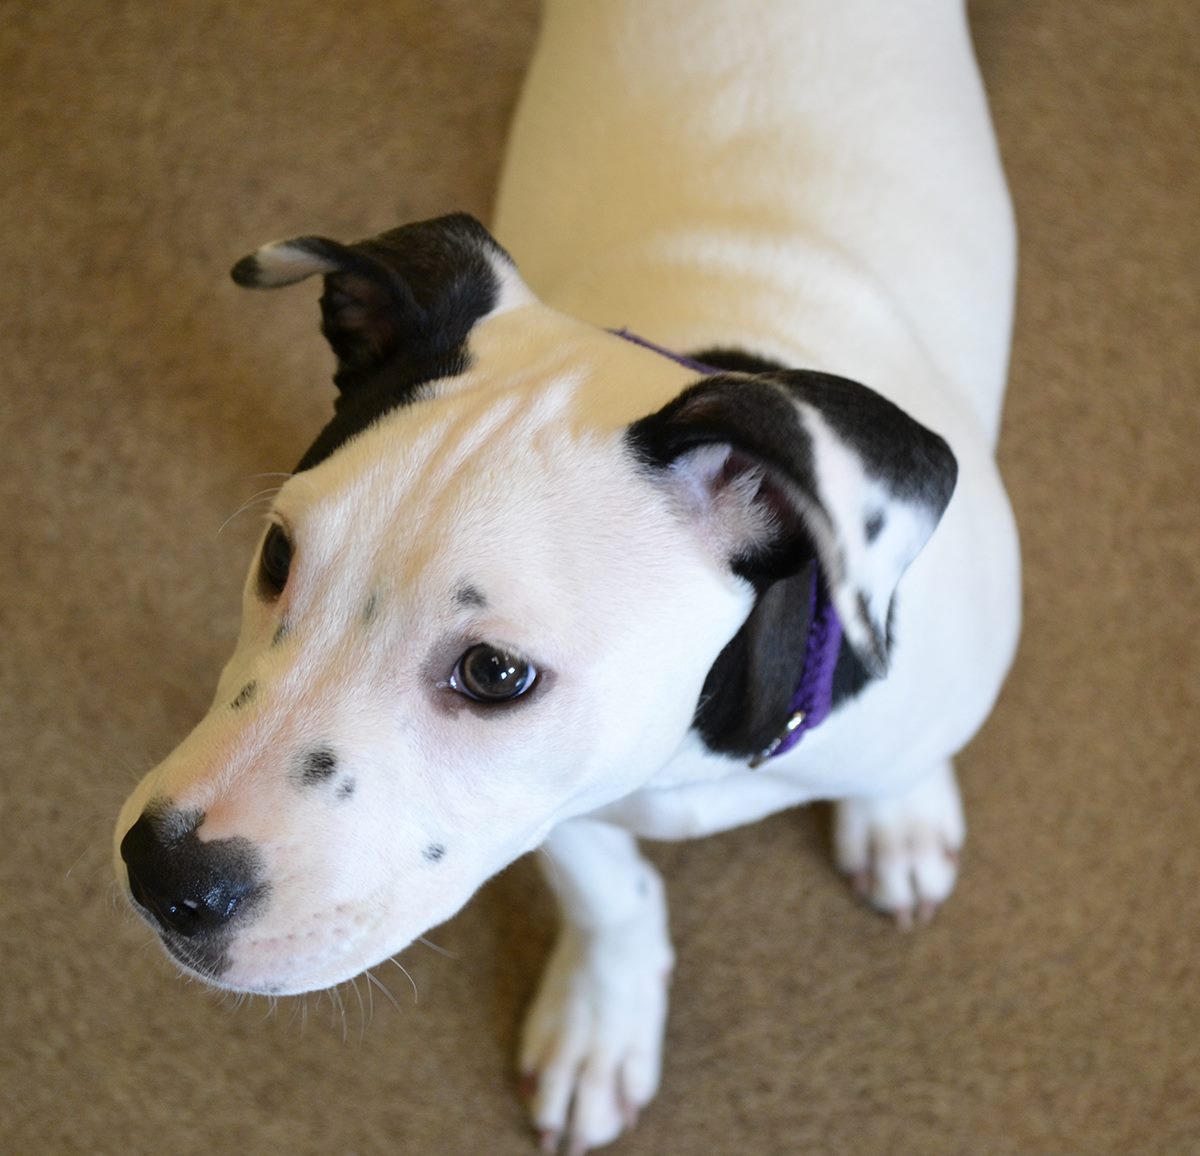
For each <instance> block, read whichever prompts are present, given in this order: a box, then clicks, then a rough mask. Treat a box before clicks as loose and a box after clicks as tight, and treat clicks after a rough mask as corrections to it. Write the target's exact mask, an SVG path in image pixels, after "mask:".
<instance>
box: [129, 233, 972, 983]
mask: <svg viewBox="0 0 1200 1156" xmlns="http://www.w3.org/2000/svg"><path fill="white" fill-rule="evenodd" d="M410 229H418V230H419V229H425V230H430V229H432V230H433V232H432V233H430V234H419V235H415V239H414V234H412V233H409V234H407V235H406V236H401V234H403V233H404V231H403V230H402V231H398V232H397V234H392V235H389V237H390V238H392V241H391V242H389V244H388V245H382V244H381V243H380V242H372V243H368V244H367V245H365V246H356V247H353V248H349V249H347V248H343V247H340V246H334V245H333V244H332V243H331V242H325V241H319V240H318V239H312V238H309V239H302V240H301V241H297V242H293V243H290V244H288V245H284V246H275V247H268V249H266V250H262V251H260V252H259V254H258V255H257V258H255V259H252V263H251V265H250V266H249V267H247V265H246V264H245V263H243V265H242V266H239V269H240V270H241V279H242V280H244V281H249V282H252V283H255V284H259V285H267V286H270V285H274V284H284V283H288V282H290V281H292V280H297V279H299V278H300V277H303V276H306V275H308V274H310V273H314V272H320V273H323V274H325V276H326V295H325V298H324V299H323V308H324V314H325V332H326V334H327V336H328V337H329V338H330V341H331V344H332V345H333V346H334V349H335V351H336V352H337V354H338V357H339V372H338V380H339V385H340V386H341V389H342V398H341V400H340V402H339V408H338V413H337V415H336V416H335V419H334V421H333V422H332V423H331V424H330V426H329V427H328V428H327V429H326V431H324V433H323V434H322V435H321V437H320V438H319V439H318V441H317V442H316V443H315V444H314V446H313V448H312V450H310V452H309V454H308V455H306V458H305V460H304V462H302V463H301V469H300V470H299V471H298V472H297V473H296V474H295V475H294V476H293V477H292V478H291V479H290V480H289V481H288V482H287V484H286V485H284V487H283V488H282V490H281V491H280V492H279V494H278V496H277V498H276V500H275V504H274V507H273V509H272V511H271V514H270V517H269V523H268V527H267V528H266V530H265V532H264V535H263V538H262V542H261V545H260V548H259V552H258V554H257V556H256V557H255V559H254V561H253V563H252V564H251V567H250V573H249V576H248V578H247V581H246V587H245V593H244V608H243V624H242V630H241V635H240V638H239V641H238V645H237V649H236V651H235V652H234V654H233V656H232V658H231V659H230V661H229V663H228V665H227V666H226V668H225V670H224V672H223V674H222V676H221V679H220V683H219V686H218V689H217V694H216V697H215V699H214V702H213V705H212V708H211V709H210V711H209V713H208V715H207V716H206V717H205V718H204V719H203V721H202V722H201V723H200V724H199V725H198V726H197V727H196V729H195V730H194V731H193V733H192V734H191V735H190V736H189V737H188V738H187V739H186V740H185V741H184V743H183V744H182V745H181V746H180V747H179V748H178V749H177V750H176V751H175V752H174V753H173V754H172V755H170V756H169V757H168V758H167V759H166V760H165V762H163V763H162V764H161V765H160V766H159V767H157V768H155V769H154V770H153V771H152V772H151V773H150V774H149V775H147V776H146V778H145V780H144V781H143V782H142V783H141V785H140V786H139V787H138V789H137V790H136V791H135V792H134V794H133V795H132V796H131V797H130V799H129V800H128V801H127V803H126V805H125V807H124V809H123V811H122V814H121V816H120V819H119V821H118V826H117V832H116V848H117V851H116V853H117V863H118V871H119V874H120V876H121V878H122V879H123V880H125V881H126V882H127V884H128V887H129V889H130V893H131V895H132V897H133V898H134V900H135V901H136V904H137V906H138V908H139V909H140V910H141V912H142V913H143V914H144V915H146V917H147V918H148V919H149V920H150V921H151V922H152V923H153V924H154V925H155V927H156V929H157V930H158V931H159V934H160V936H161V938H162V940H163V943H164V945H165V946H166V947H167V949H168V951H169V952H170V953H171V955H172V956H173V957H174V958H175V959H176V960H177V961H178V962H180V963H181V964H182V965H184V966H185V967H186V968H188V969H190V970H191V971H193V972H195V973H198V974H200V975H202V976H203V977H204V978H206V979H208V980H210V981H211V982H214V983H216V984H219V985H221V986H226V987H231V988H235V989H239V990H253V991H261V992H272V993H276V992H298V991H304V990H311V989H314V988H319V987H323V986H327V985H329V984H332V983H335V982H338V981H340V980H343V979H345V978H348V977H350V976H353V975H355V974H357V973H358V972H359V971H361V970H363V969H364V968H367V967H369V966H371V965H373V964H375V963H378V962H380V961H381V960H383V959H386V958H387V957H388V956H390V955H392V954H393V953H395V952H396V951H398V950H400V949H401V948H402V947H404V946H405V945H407V944H408V943H409V942H411V941H412V940H413V939H414V938H415V937H416V936H418V935H420V934H421V933H422V932H423V931H425V930H427V929H428V928H430V927H432V926H434V925H436V924H438V923H440V922H442V921H443V920H445V919H446V918H448V917H449V916H450V915H452V914H453V913H454V912H455V911H456V910H457V909H458V908H459V907H460V906H461V905H462V904H463V903H464V902H465V901H466V900H467V899H468V898H469V897H470V896H471V894H472V893H473V892H474V891H475V890H476V888H477V887H478V886H479V885H480V884H481V883H482V882H483V881H484V880H485V879H487V878H488V877H489V876H490V875H492V874H494V873H495V872H496V871H498V870H499V869H500V868H502V867H503V866H505V865H506V864H507V863H509V862H511V861H512V860H513V859H515V858H516V857H517V856H519V855H520V854H522V853H523V852H525V851H527V850H529V849H531V848H532V847H534V846H536V845H537V844H538V843H539V841H540V840H541V839H542V838H543V837H544V835H545V834H546V833H547V831H548V830H549V829H550V828H551V827H552V826H553V825H554V824H555V823H557V822H559V821H561V820H562V819H564V818H567V817H570V816H572V815H578V814H581V813H585V812H587V811H590V810H592V809H594V808H596V807H598V806H601V805H603V804H605V803H608V802H611V801H613V800H615V799H617V798H620V797H622V796H624V795H626V794H628V793H629V792H630V791H632V790H635V789H636V788H638V787H639V786H641V785H642V784H644V783H645V782H646V781H647V780H648V779H649V778H650V777H651V776H652V775H653V774H654V772H655V771H656V770H658V769H659V768H660V767H661V766H662V765H663V764H664V763H665V762H667V761H668V760H669V759H670V758H671V756H672V755H673V754H674V753H675V751H676V750H677V749H678V748H679V746H680V744H681V742H682V741H683V740H684V738H685V736H686V735H687V733H688V730H689V727H690V726H691V725H692V723H693V719H694V716H695V713H696V709H697V703H698V701H699V699H700V696H701V690H702V688H703V686H704V683H705V678H706V676H707V675H708V672H709V669H710V667H712V665H713V662H714V660H715V659H716V658H717V656H718V655H719V654H720V653H721V651H722V648H723V647H725V645H726V644H727V643H728V642H729V640H730V639H731V638H732V637H733V636H734V635H735V633H736V632H737V631H738V629H739V627H740V626H741V624H742V623H743V621H744V620H745V619H746V616H747V614H749V613H750V611H751V608H752V606H753V604H754V598H755V591H756V588H757V589H761V588H762V585H763V583H764V581H768V580H769V579H764V578H763V573H765V572H766V569H770V568H771V567H776V568H778V567H783V568H784V569H785V570H788V569H790V570H794V569H795V568H796V567H797V566H799V565H801V564H803V562H804V561H805V560H807V559H811V557H812V554H813V552H814V551H816V553H818V554H819V555H820V557H821V560H822V563H823V566H824V569H825V570H826V572H827V574H829V575H830V579H831V586H832V587H833V589H834V594H835V599H837V600H838V602H839V608H840V609H842V611H843V617H844V618H845V619H847V636H848V637H850V638H852V639H857V640H858V642H857V646H856V648H857V649H859V650H860V653H861V655H862V657H863V661H864V662H867V663H874V662H876V660H879V661H882V658H883V654H884V651H885V649H886V643H885V640H884V639H885V626H884V624H885V623H886V614H887V602H888V601H889V600H890V596H891V588H892V587H893V586H894V584H895V579H896V578H898V576H899V572H900V571H901V570H902V569H903V567H904V566H905V565H907V561H908V560H909V559H910V558H911V556H912V554H914V553H915V551H916V549H918V548H919V546H920V544H921V543H922V542H923V541H924V538H925V537H926V536H927V535H928V533H929V531H930V530H932V527H933V524H934V523H935V522H936V520H937V516H938V514H940V512H941V507H944V505H945V502H946V500H948V498H949V490H948V489H947V488H946V478H945V469H946V468H950V476H949V485H950V486H952V484H953V472H952V464H953V463H952V459H950V466H949V467H946V465H945V462H943V463H942V466H941V469H942V476H941V478H940V480H937V481H936V484H935V483H929V484H926V485H924V488H923V489H922V488H921V487H917V488H916V489H914V488H913V485H911V484H908V483H905V485H908V491H907V497H906V496H905V493H906V491H905V485H901V484H900V483H899V482H897V481H896V479H895V478H891V479H890V480H889V475H888V469H887V467H886V465H885V464H880V463H879V462H876V463H874V464H873V465H872V463H870V462H868V461H867V459H868V458H869V457H870V451H869V450H868V449H864V448H863V446H861V445H859V446H857V448H854V447H852V448H851V449H849V450H848V449H847V445H848V444H849V443H848V442H847V436H848V435H846V436H843V435H845V427H844V423H841V419H839V418H837V417H836V416H834V417H829V416H828V414H827V415H826V416H825V417H821V416H820V415H819V414H817V413H816V410H815V409H814V412H813V414H812V415H810V418H809V426H808V430H809V432H808V433H807V434H804V436H803V438H801V440H802V441H803V443H804V444H803V446H802V447H801V448H802V450H803V452H802V453H801V454H800V456H799V458H798V459H797V463H795V464H794V465H793V466H792V467H788V466H786V465H783V466H781V465H780V464H779V463H777V462H774V461H771V460H769V459H770V457H771V454H770V453H769V452H764V449H763V445H760V444H757V443H756V439H757V440H758V442H761V441H762V439H763V435H762V434H761V432H760V433H755V432H754V431H753V430H749V431H748V430H746V429H742V431H741V433H740V434H739V433H736V432H735V433H731V432H730V429H731V427H730V421H731V420H732V422H733V425H734V426H736V425H738V422H737V420H736V418H733V419H730V418H729V415H727V414H726V413H725V410H726V407H727V406H728V405H729V404H730V401H729V397H730V383H729V382H719V381H714V382H712V383H710V384H706V385H704V386H699V387H697V386H694V384H693V383H695V381H696V374H695V373H692V372H690V371H688V370H686V369H684V368H683V367H681V366H679V365H677V364H676V363H674V362H672V361H670V360H668V359H666V358H663V357H660V356H659V355H657V354H655V353H651V352H648V351H646V350H643V349H640V348H638V347H636V346H634V345H631V344H630V343H628V342H626V341H624V340H623V339H621V338H619V337H616V336H613V335H611V334H608V333H605V332H603V331H597V330H594V329H592V328H591V327H588V326H584V325H581V324H578V323H576V322H573V321H571V320H569V319H567V318H564V317H561V316H559V315H557V314H555V313H554V312H553V311H551V310H549V309H547V308H545V307H544V306H542V305H540V304H539V303H538V302H537V301H536V300H534V299H533V298H532V296H531V295H530V294H529V293H528V291H527V290H526V289H525V288H524V286H522V285H521V283H520V282H519V280H518V279H517V277H516V275H515V272H514V271H513V270H512V268H511V265H510V264H509V263H508V262H507V259H506V257H505V256H504V255H503V254H502V253H501V252H500V251H499V250H498V249H497V248H496V247H495V246H494V242H491V241H490V239H487V238H486V234H482V230H480V229H478V226H474V225H473V224H471V223H469V222H468V223H464V222H463V221H462V219H460V218H451V219H448V220H444V221H442V222H435V223H433V224H432V225H426V226H414V227H410ZM397 238H398V240H397ZM380 241H381V242H382V241H383V239H380ZM372 246H374V247H373V248H372ZM423 247H424V248H423ZM405 248H407V249H408V250H415V251H417V252H418V255H419V257H420V259H419V260H418V261H417V266H418V267H414V266H412V265H411V264H408V265H406V264H405V263H404V260H401V259H399V258H395V257H394V252H395V251H399V250H401V249H405ZM480 279H482V280H483V282H484V284H483V285H480V284H479V281H480ZM447 294H450V295H452V296H454V297H455V301H454V302H451V303H450V304H447V303H446V301H445V300H444V299H445V298H446V296H447ZM405 311H407V313H406V312H405ZM439 311H440V316H435V315H436V314H439ZM417 314H419V316H417ZM414 318H416V319H414ZM749 384H752V383H741V387H742V389H743V390H746V389H748V388H749ZM689 385H692V386H693V389H692V390H691V392H685V391H686V390H687V387H689ZM750 392H753V390H751V391H750ZM680 394H682V395H683V396H682V397H679V398H678V400H676V401H670V400H669V399H672V398H676V397H677V395H680ZM781 396H782V395H781V394H780V393H779V389H778V388H775V391H774V393H773V395H772V397H771V398H766V399H765V400H764V399H760V401H762V404H764V405H766V406H767V409H768V410H769V409H770V406H771V405H773V404H776V403H777V402H779V398H780V397H781ZM664 401H666V402H668V405H667V406H666V407H665V408H663V409H661V410H659V411H658V412H657V413H655V414H653V415H652V416H651V417H647V416H646V415H647V414H649V413H651V411H652V410H654V409H656V408H657V407H658V406H660V405H662V403H663V402H664ZM779 404H783V403H782V402H779ZM788 404H792V406H793V409H794V408H795V405H794V403H788ZM806 404H807V403H806ZM751 408H753V406H752V407H751ZM764 412H766V411H760V412H758V413H757V415H756V416H755V419H754V420H755V423H756V424H761V422H762V418H763V416H764ZM792 420H793V422H794V423H795V422H797V421H798V422H799V423H800V427H803V425H804V420H803V418H797V417H796V416H795V414H794V413H793V415H792ZM814 423H816V424H814ZM839 423H840V424H839ZM768 424H771V423H768ZM818 426H821V427H822V428H821V429H820V430H817V427H818ZM825 427H828V428H825ZM835 427H836V429H835ZM798 428H799V427H798ZM917 428H919V427H917ZM837 429H841V434H838V433H837ZM814 431H817V432H815V433H814ZM831 431H833V432H831ZM801 432H803V430H802V431H801ZM797 436H799V435H797ZM929 436H932V435H929ZM805 439H806V440H805ZM767 440H770V439H769V438H768V439H767ZM853 440H854V439H853V438H851V439H850V441H853ZM933 440H934V442H936V441H937V439H933ZM750 443H756V444H750ZM931 444H932V443H931ZM935 450H936V446H935ZM847 455H849V456H847ZM935 456H936V454H935ZM819 459H828V461H827V462H826V464H825V468H827V469H828V470H829V471H832V473H834V474H837V475H838V479H837V480H838V484H839V490H840V495H841V496H840V497H838V498H837V499H836V500H835V499H834V498H833V497H832V495H831V494H829V493H823V492H822V483H820V482H819V481H817V480H814V477H813V471H814V469H816V468H818V467H819V465H820V461H819ZM764 462H765V463H766V464H764ZM868 465H872V468H871V469H867V468H866V467H867V466H868ZM789 471H790V473H791V475H792V476H790V477H789V476H785V475H788V474H789ZM856 471H857V472H856ZM801 474H804V475H805V477H804V478H800V475H801ZM910 474H911V471H910ZM909 481H910V482H911V476H910V478H909ZM805 486H807V487H808V492H807V494H802V493H801V491H802V490H803V489H804V487H805ZM855 486H857V487H858V489H857V490H855ZM938 486H940V487H941V490H940V491H939V492H937V493H935V492H934V490H936V489H937V487H938ZM835 507H839V508H836V509H835ZM797 511H798V513H797ZM854 520H857V521H858V522H860V523H861V525H860V526H859V527H858V528H857V529H854V528H853V527H851V526H850V525H849V522H850V521H854ZM843 523H845V524H843ZM881 523H882V524H881ZM793 539H794V541H793ZM801 541H802V542H803V543H804V544H803V545H800V544H799V543H800V542H801ZM859 555H861V558H859ZM756 559H757V562H756V561H755V560H756ZM759 563H761V565H759ZM839 576H840V577H839ZM881 590H882V591H883V593H881V592H880V591H881ZM881 600H882V601H881Z"/></svg>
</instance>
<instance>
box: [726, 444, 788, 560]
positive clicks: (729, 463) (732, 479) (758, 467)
mask: <svg viewBox="0 0 1200 1156" xmlns="http://www.w3.org/2000/svg"><path fill="white" fill-rule="evenodd" d="M711 485H712V489H713V492H714V494H715V493H716V491H717V490H721V489H725V488H727V487H729V486H732V485H739V486H741V487H742V488H743V489H744V500H746V501H747V502H748V504H749V505H750V506H752V507H755V508H757V509H758V510H759V511H760V513H761V514H762V515H763V518H762V522H761V525H760V529H761V530H762V531H764V533H763V536H762V539H761V544H762V545H767V543H768V542H769V541H770V540H773V539H776V538H778V537H781V536H785V535H786V536H792V535H794V534H796V533H799V532H802V530H803V524H802V522H801V519H800V516H799V514H798V512H797V510H796V506H795V503H794V502H793V501H792V499H791V498H790V496H789V494H788V487H787V483H786V482H784V481H782V480H781V479H780V478H779V477H778V476H777V475H776V474H775V473H774V472H773V471H772V470H770V469H769V468H768V467H766V466H764V465H763V464H762V463H761V462H759V461H758V460H757V459H755V458H753V457H751V456H750V455H749V454H746V453H743V452H742V451H741V450H738V449H731V450H730V451H729V454H728V456H727V457H726V458H725V461H724V462H723V463H722V464H721V468H720V470H719V472H718V476H717V477H715V478H714V479H713V481H712V483H711ZM747 544H748V545H749V544H750V543H747Z"/></svg>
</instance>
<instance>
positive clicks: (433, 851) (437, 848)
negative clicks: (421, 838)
mask: <svg viewBox="0 0 1200 1156" xmlns="http://www.w3.org/2000/svg"><path fill="white" fill-rule="evenodd" d="M421 854H422V855H424V856H425V858H426V859H428V860H429V862H430V863H438V862H440V861H441V858H442V856H443V855H445V854H446V848H445V847H444V846H442V844H441V843H430V844H429V846H428V847H426V848H425V850H424V851H422V852H421Z"/></svg>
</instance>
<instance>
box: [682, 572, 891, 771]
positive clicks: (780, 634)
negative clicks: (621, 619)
mask: <svg viewBox="0 0 1200 1156" xmlns="http://www.w3.org/2000/svg"><path fill="white" fill-rule="evenodd" d="M816 565H817V562H816V559H815V558H811V559H810V561H809V562H808V564H807V565H806V566H805V567H804V568H803V569H802V570H801V571H800V572H799V573H798V574H794V575H792V576H790V577H787V578H781V579H779V580H778V581H776V582H773V583H771V584H770V585H767V586H764V587H761V588H760V589H759V591H758V597H757V599H756V601H755V603H754V609H753V610H751V611H750V616H749V617H748V618H747V619H746V621H745V622H744V623H743V624H742V628H741V629H740V630H739V631H738V632H737V634H735V635H734V636H733V638H732V639H730V641H729V642H728V643H727V644H726V646H725V649H724V650H722V651H721V653H720V654H719V655H718V656H717V660H716V662H714V663H713V665H712V668H711V669H710V670H709V672H708V677H707V678H706V679H705V680H704V689H703V690H702V691H701V692H700V702H699V705H698V706H697V707H696V714H695V718H694V720H693V724H692V725H693V726H694V727H695V728H696V730H697V732H698V733H699V735H700V738H701V740H702V741H703V743H704V745H705V746H706V747H707V748H708V749H709V750H710V751H712V752H713V753H714V754H719V755H729V756H731V757H733V758H750V757H752V756H753V755H757V754H759V753H760V752H762V751H763V750H765V749H766V748H767V747H768V746H769V745H770V744H771V742H772V741H773V740H774V739H776V738H778V737H779V734H780V732H781V731H782V730H783V726H784V723H786V722H787V719H788V716H789V715H790V714H791V711H792V697H793V696H794V695H795V693H796V689H797V687H799V685H800V677H801V675H802V674H803V672H804V656H805V650H806V647H807V644H808V628H809V613H808V612H809V594H810V591H811V589H812V574H813V567H815V566H816ZM870 681H871V676H870V674H869V673H868V672H867V669H866V667H864V666H863V664H862V663H861V662H859V660H858V658H857V657H856V656H855V654H854V651H853V650H852V649H851V648H850V646H849V645H848V644H847V643H846V641H845V639H843V640H842V645H841V647H840V648H839V650H838V659H837V666H836V668H835V670H834V675H833V709H834V710H837V709H838V708H839V707H840V706H842V705H843V704H844V703H845V702H847V701H848V700H849V699H852V698H854V697H855V696H857V695H858V694H859V692H860V691H861V690H862V689H863V687H865V686H866V685H867V683H869V682H870Z"/></svg>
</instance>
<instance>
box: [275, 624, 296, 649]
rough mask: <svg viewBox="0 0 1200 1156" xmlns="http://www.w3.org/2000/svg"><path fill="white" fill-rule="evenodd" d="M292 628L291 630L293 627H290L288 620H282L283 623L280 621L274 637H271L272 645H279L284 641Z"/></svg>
mask: <svg viewBox="0 0 1200 1156" xmlns="http://www.w3.org/2000/svg"><path fill="white" fill-rule="evenodd" d="M290 630H291V627H290V626H289V625H288V624H287V621H286V620H284V621H283V622H281V623H280V624H279V625H278V626H277V627H276V628H275V635H274V637H273V638H272V639H271V645H272V646H278V645H279V644H280V643H281V642H282V641H283V640H284V639H285V638H287V636H288V632H289V631H290Z"/></svg>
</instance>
